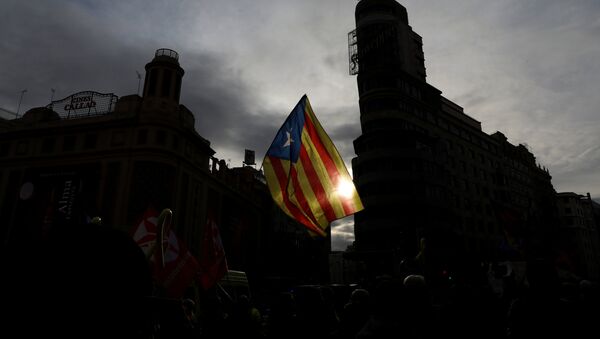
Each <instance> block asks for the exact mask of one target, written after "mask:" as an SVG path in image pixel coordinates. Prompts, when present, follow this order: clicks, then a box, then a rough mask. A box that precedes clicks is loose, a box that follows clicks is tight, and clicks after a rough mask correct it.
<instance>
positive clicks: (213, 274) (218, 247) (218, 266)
mask: <svg viewBox="0 0 600 339" xmlns="http://www.w3.org/2000/svg"><path fill="white" fill-rule="evenodd" d="M200 252H201V255H200V272H199V280H200V284H201V285H202V287H203V288H204V289H205V290H206V289H209V288H211V287H212V286H214V285H215V284H216V283H217V282H218V281H219V280H221V278H223V276H224V275H225V273H227V271H228V267H227V258H226V257H225V249H224V248H223V242H222V241H221V235H220V233H219V227H218V226H217V222H216V220H215V218H214V216H213V215H211V214H209V215H208V217H207V218H206V227H205V228H204V236H203V237H202V248H201V249H200Z"/></svg>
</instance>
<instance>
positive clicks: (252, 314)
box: [229, 294, 262, 338]
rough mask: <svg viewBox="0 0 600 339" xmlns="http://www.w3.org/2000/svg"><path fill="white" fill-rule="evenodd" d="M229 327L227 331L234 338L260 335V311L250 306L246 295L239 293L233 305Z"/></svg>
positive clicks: (258, 336) (257, 336)
mask: <svg viewBox="0 0 600 339" xmlns="http://www.w3.org/2000/svg"><path fill="white" fill-rule="evenodd" d="M229 327H230V328H229V331H230V333H231V334H232V337H234V338H239V337H244V338H260V337H262V317H261V314H260V311H259V310H258V309H257V308H256V307H254V306H252V303H251V302H250V298H249V297H248V296H247V295H245V294H242V295H240V296H239V297H238V299H237V301H236V303H235V304H234V305H233V312H232V314H231V318H230V322H229Z"/></svg>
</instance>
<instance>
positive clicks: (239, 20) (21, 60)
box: [0, 0, 600, 249]
mask: <svg viewBox="0 0 600 339" xmlns="http://www.w3.org/2000/svg"><path fill="white" fill-rule="evenodd" d="M401 3H402V4H403V5H404V6H405V7H406V8H407V10H408V15H409V23H410V24H411V26H412V27H413V29H414V30H415V31H416V32H417V33H419V34H420V35H421V36H422V37H423V42H424V52H425V59H426V61H425V62H426V67H427V81H428V82H429V83H430V84H432V85H433V86H435V87H437V88H438V89H440V90H441V91H442V92H443V95H444V96H446V97H447V98H449V99H451V100H453V101H454V102H456V103H457V104H459V105H461V106H463V107H464V109H465V112H466V113H467V114H469V115H471V116H472V117H474V118H475V119H477V120H479V121H481V122H482V126H483V130H484V131H485V132H487V133H493V132H495V131H497V130H499V131H502V132H503V133H504V134H505V135H506V136H507V137H508V139H509V141H510V142H511V143H513V144H519V143H525V144H527V145H528V146H529V149H530V150H531V151H532V152H533V153H534V154H535V156H536V157H537V160H538V162H540V163H541V164H542V165H544V166H546V167H547V168H548V169H549V171H550V173H551V174H552V176H553V184H554V187H555V189H556V190H557V191H559V192H560V191H574V192H577V193H586V192H590V193H591V194H592V196H593V197H600V176H599V173H598V172H599V169H600V62H598V60H600V40H599V39H598V37H600V2H599V1H597V0H576V1H568V2H567V1H562V0H544V1H541V0H527V1H525V0H520V1H517V0H504V1H492V0H478V1H475V0H454V1H444V0H431V1H423V0H410V1H402V2H401ZM355 4H356V1H355V0H303V1H287V0H237V1H212V0H210V1H209V0H193V1H192V0H190V1H168V2H166V1H146V0H133V1H117V0H115V1H92V0H87V1H66V0H65V1H61V0H47V1H41V0H39V1H38V0H31V1H22V0H3V1H1V2H0V108H4V109H8V110H12V111H16V110H17V105H18V102H19V97H20V93H21V91H22V90H23V89H27V92H26V93H25V95H24V97H23V101H22V104H21V113H23V112H24V111H25V110H27V109H29V108H31V107H36V106H44V105H46V104H48V103H49V101H50V95H51V91H50V89H51V88H54V89H56V94H55V99H60V98H63V97H66V96H68V95H70V94H72V93H75V92H78V91H82V90H94V91H98V92H113V93H115V94H116V95H118V96H123V95H128V94H134V93H136V91H137V86H138V81H137V76H136V71H139V72H142V73H143V71H144V65H145V64H146V63H147V62H149V61H150V60H151V59H152V57H153V55H154V51H155V50H156V49H158V48H171V49H174V50H176V51H178V52H179V54H180V59H179V61H180V64H181V66H182V67H183V68H184V69H185V71H186V73H185V76H184V79H183V88H182V95H181V103H182V104H184V105H186V106H187V107H188V108H189V109H190V110H191V111H193V112H194V113H195V115H196V129H197V130H198V132H199V133H200V134H201V135H202V136H204V137H205V138H207V139H209V140H210V141H211V145H212V147H213V148H214V149H215V150H216V151H217V154H216V156H217V157H219V158H222V159H226V160H229V161H230V164H231V166H240V165H241V162H242V158H243V154H244V149H246V148H248V149H253V150H256V156H257V159H262V157H263V155H264V152H265V151H266V149H267V148H268V146H269V144H270V142H271V141H272V139H273V137H274V135H275V133H276V131H277V129H278V128H279V126H280V125H281V124H282V123H283V121H284V119H285V117H286V116H287V114H288V113H289V112H290V110H291V109H292V107H293V106H294V105H295V104H296V102H297V101H298V100H299V99H300V97H301V96H302V95H303V94H305V93H306V94H307V95H308V97H309V99H310V100H311V103H312V106H313V109H314V110H315V113H316V114H317V116H318V118H319V119H320V121H321V123H322V125H323V126H324V128H325V129H326V131H327V132H328V133H329V134H330V136H331V137H332V139H333V140H334V143H335V144H336V146H337V147H338V149H339V150H340V152H341V153H342V155H343V156H344V158H345V160H346V161H347V162H348V163H349V161H350V159H351V158H352V157H353V156H354V150H353V147H352V140H353V139H354V138H356V137H357V136H358V135H359V134H360V126H359V110H358V94H357V89H356V78H355V76H350V75H348V61H347V59H348V55H347V54H348V52H347V33H348V32H349V31H351V30H352V29H354V24H355V23H354V7H355ZM333 234H334V240H333V241H334V243H333V247H334V249H344V248H345V246H346V244H347V243H348V242H349V241H351V240H352V239H353V226H352V220H351V218H350V219H347V220H342V221H341V222H338V223H337V224H336V225H335V227H334V228H333Z"/></svg>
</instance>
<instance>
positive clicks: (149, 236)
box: [133, 208, 198, 298]
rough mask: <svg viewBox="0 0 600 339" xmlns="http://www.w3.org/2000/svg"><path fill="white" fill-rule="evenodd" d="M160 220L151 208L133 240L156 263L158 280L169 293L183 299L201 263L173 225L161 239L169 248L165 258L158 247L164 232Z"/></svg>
mask: <svg viewBox="0 0 600 339" xmlns="http://www.w3.org/2000/svg"><path fill="white" fill-rule="evenodd" d="M158 219H159V218H158V214H157V213H156V211H155V210H153V209H151V208H148V209H147V210H146V212H144V215H143V217H142V220H141V221H140V222H139V223H138V226H137V227H136V229H135V232H134V234H133V239H134V240H135V242H136V243H137V244H138V245H139V246H140V248H141V249H142V250H143V251H144V253H145V254H146V257H147V258H149V260H150V262H151V263H152V267H153V276H154V279H155V280H156V282H157V283H158V284H160V285H161V286H162V287H164V288H165V291H166V294H167V296H168V297H172V298H180V297H182V296H183V294H184V292H185V289H186V288H187V287H188V286H189V285H190V283H191V282H192V280H193V279H194V276H195V275H196V273H197V272H198V262H197V261H196V259H195V258H194V256H192V254H191V253H190V252H189V251H188V249H187V247H186V246H185V244H184V243H183V242H182V241H181V240H179V239H178V238H177V236H176V235H175V233H174V232H173V230H172V229H171V228H170V227H166V228H165V229H164V230H165V231H166V235H164V236H163V239H162V241H160V243H162V244H163V246H164V248H165V250H164V260H163V258H162V257H161V251H159V250H158V249H157V248H156V247H157V239H156V237H157V233H160V232H158V231H159V229H158V226H157V223H158ZM163 262H164V266H163Z"/></svg>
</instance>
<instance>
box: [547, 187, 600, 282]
mask: <svg viewBox="0 0 600 339" xmlns="http://www.w3.org/2000/svg"><path fill="white" fill-rule="evenodd" d="M556 201H557V204H558V215H559V217H560V221H561V222H560V231H559V232H560V238H561V239H562V241H561V244H560V245H561V246H560V249H561V254H562V256H561V257H560V259H563V260H562V261H561V262H560V264H562V265H563V267H562V268H564V269H566V270H568V271H570V272H572V273H574V274H575V275H577V276H580V277H583V278H585V279H590V280H598V278H600V243H599V242H600V238H599V235H598V224H597V222H596V220H595V216H594V204H595V203H594V201H592V198H591V197H590V195H589V193H588V194H587V195H580V194H576V193H573V192H561V193H558V194H557V199H556Z"/></svg>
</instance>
